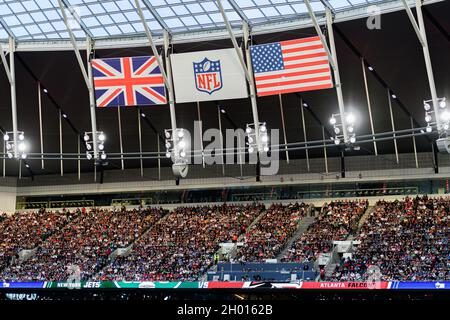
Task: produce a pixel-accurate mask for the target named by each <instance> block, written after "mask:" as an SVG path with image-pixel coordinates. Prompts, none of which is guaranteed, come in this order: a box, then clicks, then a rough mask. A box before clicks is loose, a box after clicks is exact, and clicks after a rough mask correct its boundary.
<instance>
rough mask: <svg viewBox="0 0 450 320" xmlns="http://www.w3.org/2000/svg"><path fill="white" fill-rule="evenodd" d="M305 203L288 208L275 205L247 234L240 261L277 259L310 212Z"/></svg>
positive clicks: (239, 255)
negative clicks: (301, 221)
mask: <svg viewBox="0 0 450 320" xmlns="http://www.w3.org/2000/svg"><path fill="white" fill-rule="evenodd" d="M308 208H309V206H308V205H306V204H305V203H301V204H298V203H295V204H290V205H287V206H283V205H281V204H273V205H272V206H270V208H269V209H268V210H267V212H266V213H264V215H263V216H262V217H261V219H260V220H259V221H258V222H257V223H256V224H255V225H253V226H252V227H251V228H250V229H249V230H248V231H247V233H246V235H245V240H244V245H243V247H242V248H240V250H239V251H238V256H237V259H238V260H239V261H263V260H264V259H271V258H275V257H276V256H277V254H278V253H280V251H281V250H282V249H283V247H284V245H285V244H286V243H287V241H288V240H289V238H290V237H291V236H292V235H293V234H294V232H295V231H296V230H297V228H298V226H299V223H300V220H301V219H302V217H304V216H305V215H306V214H307V212H308Z"/></svg>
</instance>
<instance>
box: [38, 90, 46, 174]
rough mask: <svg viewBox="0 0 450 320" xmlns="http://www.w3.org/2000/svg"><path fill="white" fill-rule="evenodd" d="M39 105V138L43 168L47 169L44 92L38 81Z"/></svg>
mask: <svg viewBox="0 0 450 320" xmlns="http://www.w3.org/2000/svg"><path fill="white" fill-rule="evenodd" d="M38 107H39V140H40V144H41V169H42V170H44V169H45V162H44V130H43V125H42V94H41V83H40V82H38Z"/></svg>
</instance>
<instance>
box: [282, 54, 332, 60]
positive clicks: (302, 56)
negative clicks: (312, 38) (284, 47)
mask: <svg viewBox="0 0 450 320" xmlns="http://www.w3.org/2000/svg"><path fill="white" fill-rule="evenodd" d="M326 55H327V53H326V52H319V53H311V54H303V55H298V56H292V57H283V61H284V62H286V61H296V60H301V59H309V58H317V57H323V56H326Z"/></svg>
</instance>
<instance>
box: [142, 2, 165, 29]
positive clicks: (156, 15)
mask: <svg viewBox="0 0 450 320" xmlns="http://www.w3.org/2000/svg"><path fill="white" fill-rule="evenodd" d="M142 2H143V3H144V5H145V7H146V8H147V9H148V11H150V13H151V14H152V16H153V17H154V18H155V20H156V21H158V23H159V25H160V26H161V27H162V28H163V29H164V30H165V31H167V32H169V33H170V28H169V26H168V25H167V23H165V22H164V19H163V18H162V17H161V16H160V14H159V13H158V11H156V9H155V8H154V7H153V5H152V4H151V3H150V1H148V0H142Z"/></svg>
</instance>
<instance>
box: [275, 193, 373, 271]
mask: <svg viewBox="0 0 450 320" xmlns="http://www.w3.org/2000/svg"><path fill="white" fill-rule="evenodd" d="M367 206H368V201H367V200H357V201H333V202H331V203H329V204H327V203H325V204H324V206H323V208H322V212H321V213H320V215H319V216H318V217H317V219H316V221H315V222H314V223H313V224H311V225H310V226H309V228H308V230H307V231H306V232H305V233H304V234H302V235H301V236H300V237H299V238H298V240H297V241H295V242H294V244H293V245H292V247H291V248H290V249H289V250H288V252H287V254H286V255H285V256H284V257H283V258H282V260H283V261H291V262H304V261H314V260H315V259H316V258H317V255H318V254H319V253H322V252H329V251H330V250H331V249H332V246H333V241H335V240H345V239H346V238H347V237H348V236H349V235H350V234H351V233H352V232H354V231H355V230H356V228H357V226H358V223H359V220H360V219H361V217H362V215H363V213H364V212H365V210H366V208H367Z"/></svg>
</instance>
